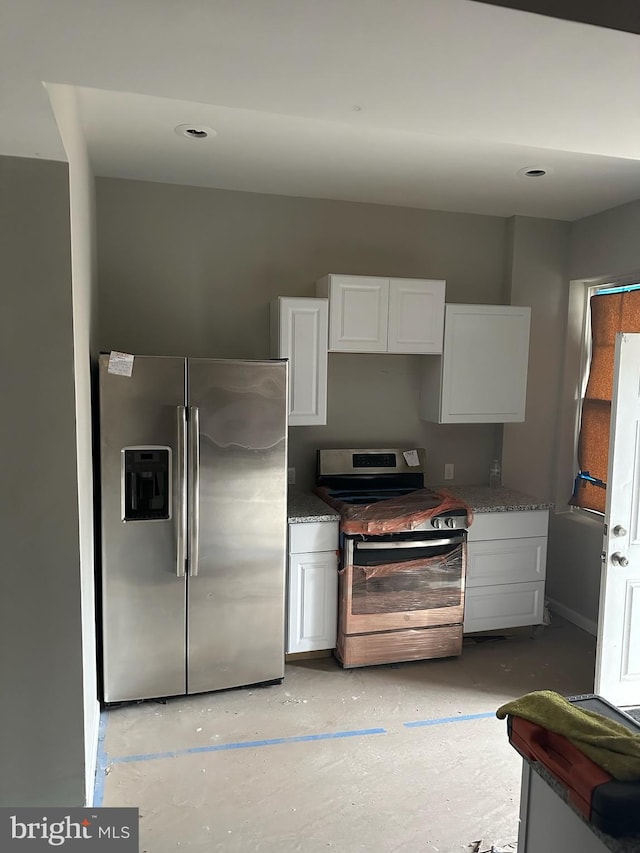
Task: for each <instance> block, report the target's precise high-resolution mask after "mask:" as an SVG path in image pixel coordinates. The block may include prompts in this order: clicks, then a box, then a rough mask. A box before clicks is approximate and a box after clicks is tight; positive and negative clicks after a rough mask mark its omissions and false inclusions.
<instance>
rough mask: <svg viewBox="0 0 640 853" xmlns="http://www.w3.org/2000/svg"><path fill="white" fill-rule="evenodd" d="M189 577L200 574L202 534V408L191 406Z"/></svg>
mask: <svg viewBox="0 0 640 853" xmlns="http://www.w3.org/2000/svg"><path fill="white" fill-rule="evenodd" d="M189 483H190V489H189V492H190V494H189V577H191V578H195V577H197V576H198V547H199V534H200V410H199V408H198V407H197V406H190V407H189Z"/></svg>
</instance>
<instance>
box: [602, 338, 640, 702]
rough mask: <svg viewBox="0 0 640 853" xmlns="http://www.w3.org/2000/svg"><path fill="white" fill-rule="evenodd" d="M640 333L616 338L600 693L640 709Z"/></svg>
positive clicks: (603, 563)
mask: <svg viewBox="0 0 640 853" xmlns="http://www.w3.org/2000/svg"><path fill="white" fill-rule="evenodd" d="M639 500H640V334H619V335H618V336H617V338H616V350H615V366H614V387H613V400H612V407H611V430H610V439H609V471H608V474H607V506H606V513H605V534H604V544H603V550H602V576H601V581H600V610H599V616H598V644H597V655H596V678H595V692H596V693H598V694H599V695H600V696H603V697H604V698H605V699H608V700H609V701H610V702H613V703H614V704H616V705H622V706H630V705H640V529H639V521H638V519H639V516H640V512H639V506H638V504H639Z"/></svg>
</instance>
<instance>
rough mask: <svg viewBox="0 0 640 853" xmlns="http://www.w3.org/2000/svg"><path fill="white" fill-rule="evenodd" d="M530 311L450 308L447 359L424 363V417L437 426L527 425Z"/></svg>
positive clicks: (444, 355)
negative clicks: (480, 424)
mask: <svg viewBox="0 0 640 853" xmlns="http://www.w3.org/2000/svg"><path fill="white" fill-rule="evenodd" d="M530 320H531V309H530V308H520V307H516V306H512V305H454V304H451V305H447V306H446V311H445V323H444V347H443V352H442V356H441V357H439V358H434V359H425V366H424V377H423V385H422V398H421V406H420V416H421V418H422V419H423V420H426V421H436V422H437V423H507V422H514V421H523V420H524V415H525V403H526V396H527V368H528V361H529V325H530Z"/></svg>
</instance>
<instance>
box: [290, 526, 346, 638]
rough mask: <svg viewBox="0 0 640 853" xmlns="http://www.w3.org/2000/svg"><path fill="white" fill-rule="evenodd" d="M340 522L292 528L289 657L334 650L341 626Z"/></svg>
mask: <svg viewBox="0 0 640 853" xmlns="http://www.w3.org/2000/svg"><path fill="white" fill-rule="evenodd" d="M337 548H338V522H337V521H335V522H330V521H322V522H307V523H302V524H290V525H289V569H288V578H287V596H288V599H287V643H286V648H287V653H288V654H294V653H298V652H311V651H320V650H322V649H333V648H335V645H336V632H337V624H338V554H337Z"/></svg>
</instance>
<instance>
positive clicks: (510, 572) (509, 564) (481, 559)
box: [467, 536, 547, 589]
mask: <svg viewBox="0 0 640 853" xmlns="http://www.w3.org/2000/svg"><path fill="white" fill-rule="evenodd" d="M546 567H547V538H546V536H540V537H538V538H536V539H496V540H488V541H486V542H469V543H468V544H467V589H469V588H470V587H476V586H492V585H494V584H503V583H523V582H525V581H530V582H534V581H544V579H545V574H546Z"/></svg>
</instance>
